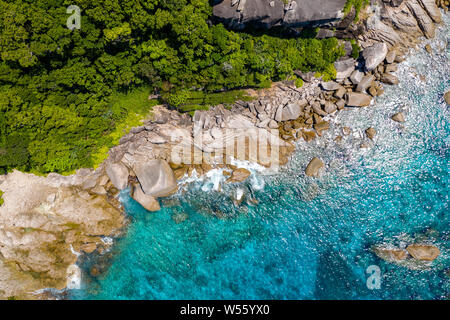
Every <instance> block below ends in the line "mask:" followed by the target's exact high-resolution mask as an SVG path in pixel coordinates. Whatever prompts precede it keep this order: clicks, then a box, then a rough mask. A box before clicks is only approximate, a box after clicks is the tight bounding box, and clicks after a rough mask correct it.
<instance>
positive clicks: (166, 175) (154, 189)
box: [133, 159, 177, 198]
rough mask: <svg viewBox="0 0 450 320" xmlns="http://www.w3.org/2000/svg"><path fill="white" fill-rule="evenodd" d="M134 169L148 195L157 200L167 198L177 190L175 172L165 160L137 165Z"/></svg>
mask: <svg viewBox="0 0 450 320" xmlns="http://www.w3.org/2000/svg"><path fill="white" fill-rule="evenodd" d="M133 169H134V172H135V173H136V177H137V178H138V180H139V183H140V184H141V187H142V190H143V191H144V193H145V194H146V195H149V196H152V197H155V198H158V197H166V196H169V195H171V194H172V193H173V192H175V191H176V189H177V182H176V180H175V176H174V174H173V171H172V169H171V168H170V166H169V164H168V163H167V162H166V161H164V160H160V159H157V160H150V161H148V162H145V163H136V164H135V165H134V168H133Z"/></svg>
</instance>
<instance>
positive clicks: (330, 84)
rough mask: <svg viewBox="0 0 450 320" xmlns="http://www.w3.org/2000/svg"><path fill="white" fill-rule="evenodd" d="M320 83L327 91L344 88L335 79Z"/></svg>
mask: <svg viewBox="0 0 450 320" xmlns="http://www.w3.org/2000/svg"><path fill="white" fill-rule="evenodd" d="M320 85H321V87H322V88H323V89H324V90H326V91H335V90H338V89H340V88H342V86H341V85H340V84H339V83H337V82H334V81H328V82H322V83H321V84H320Z"/></svg>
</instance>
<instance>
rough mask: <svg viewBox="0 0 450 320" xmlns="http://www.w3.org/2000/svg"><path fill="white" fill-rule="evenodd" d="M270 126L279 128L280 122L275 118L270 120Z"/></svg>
mask: <svg viewBox="0 0 450 320" xmlns="http://www.w3.org/2000/svg"><path fill="white" fill-rule="evenodd" d="M269 128H270V129H278V123H277V122H276V121H275V120H270V122H269Z"/></svg>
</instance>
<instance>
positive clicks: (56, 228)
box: [0, 170, 126, 299]
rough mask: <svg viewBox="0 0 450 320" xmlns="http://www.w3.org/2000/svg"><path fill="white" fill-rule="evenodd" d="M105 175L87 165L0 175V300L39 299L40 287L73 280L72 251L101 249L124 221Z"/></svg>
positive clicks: (78, 273)
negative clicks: (64, 172) (68, 170)
mask: <svg viewBox="0 0 450 320" xmlns="http://www.w3.org/2000/svg"><path fill="white" fill-rule="evenodd" d="M108 180H109V179H108V178H107V177H106V176H104V175H100V174H95V173H93V172H92V171H91V170H80V171H78V173H77V174H75V175H73V176H70V177H63V176H59V175H56V174H51V175H49V176H48V177H37V176H35V175H32V174H25V173H21V172H19V171H14V172H12V173H10V174H8V175H6V176H2V178H1V179H0V188H1V190H2V191H3V192H4V196H3V199H4V204H3V205H2V206H1V207H0V299H39V298H43V297H44V296H43V294H44V293H43V292H42V291H40V290H42V289H44V288H54V289H59V290H62V289H64V288H66V287H69V288H76V287H77V286H78V285H79V282H80V281H81V279H80V277H81V271H80V270H79V268H78V267H77V266H76V265H75V263H76V261H77V257H78V255H79V254H81V253H92V252H94V251H97V252H102V251H104V250H105V249H106V248H107V247H108V246H109V242H108V241H105V237H115V236H117V235H119V234H120V232H121V229H122V228H123V226H124V225H125V223H126V219H125V216H124V215H123V214H122V211H121V210H120V209H119V203H118V201H117V200H116V199H115V197H114V196H115V193H116V192H117V191H116V190H114V188H113V187H112V185H111V183H110V182H109V181H108Z"/></svg>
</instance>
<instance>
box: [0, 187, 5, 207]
mask: <svg viewBox="0 0 450 320" xmlns="http://www.w3.org/2000/svg"><path fill="white" fill-rule="evenodd" d="M2 197H3V191H2V190H0V207H1V206H2V205H3V203H4V200H3V198H2Z"/></svg>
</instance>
